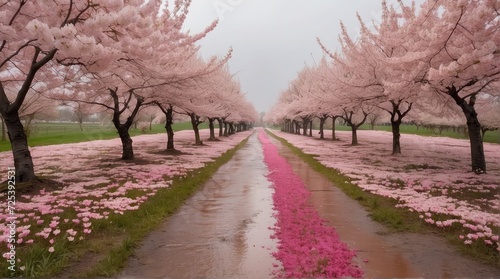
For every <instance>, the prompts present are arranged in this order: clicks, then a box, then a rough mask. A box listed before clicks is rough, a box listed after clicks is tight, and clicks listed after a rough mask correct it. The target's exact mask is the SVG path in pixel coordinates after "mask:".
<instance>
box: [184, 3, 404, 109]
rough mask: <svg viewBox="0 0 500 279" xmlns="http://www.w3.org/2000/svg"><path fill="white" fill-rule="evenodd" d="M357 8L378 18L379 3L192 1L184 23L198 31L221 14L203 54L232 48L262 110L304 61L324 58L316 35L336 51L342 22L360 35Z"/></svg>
mask: <svg viewBox="0 0 500 279" xmlns="http://www.w3.org/2000/svg"><path fill="white" fill-rule="evenodd" d="M394 2H396V1H388V3H394ZM404 2H405V3H406V2H409V1H408V0H406V1H404ZM356 12H359V14H360V15H361V17H362V18H363V19H364V21H365V22H366V23H367V24H370V25H371V24H372V23H371V22H372V21H373V20H375V21H376V22H378V21H379V20H380V15H381V1H379V0H349V1H345V0H193V2H192V5H191V8H190V12H189V17H188V19H187V21H186V23H185V26H186V29H189V30H191V32H192V33H196V32H199V31H200V30H202V29H203V28H205V27H206V26H208V25H209V24H210V23H211V22H212V21H213V20H215V19H217V18H219V24H218V26H217V27H216V29H215V30H214V31H212V32H211V33H209V34H208V35H207V37H205V38H204V39H203V40H201V41H200V44H201V46H202V47H201V53H202V56H203V57H207V58H208V57H210V56H212V55H217V56H223V55H224V54H226V53H227V50H228V49H229V47H232V48H233V50H234V52H233V57H232V58H231V60H230V61H229V67H230V70H231V72H232V73H237V75H236V78H237V79H238V80H239V81H240V83H241V88H242V91H243V93H245V94H246V96H247V99H248V100H250V101H251V102H252V103H253V104H254V106H255V108H256V109H257V111H259V112H261V111H267V110H268V109H269V108H270V107H271V106H272V105H273V104H274V103H275V102H276V101H277V98H278V96H279V95H280V93H281V91H283V90H285V89H286V88H287V87H288V83H289V82H290V81H292V80H293V79H294V78H295V77H296V75H297V73H298V72H299V71H300V70H301V69H302V68H303V67H304V65H306V64H307V65H313V64H314V63H315V62H318V61H320V60H321V57H322V50H321V48H320V46H319V44H318V43H317V42H316V38H317V37H319V38H320V39H321V41H322V42H323V43H324V44H325V45H326V46H327V47H328V48H329V49H330V50H332V51H333V50H336V49H337V48H338V47H339V44H338V35H339V34H340V25H339V23H340V21H341V20H342V21H343V22H344V24H345V25H346V26H347V28H348V31H349V33H350V34H351V35H353V36H356V35H357V34H358V33H359V23H358V21H357V18H356Z"/></svg>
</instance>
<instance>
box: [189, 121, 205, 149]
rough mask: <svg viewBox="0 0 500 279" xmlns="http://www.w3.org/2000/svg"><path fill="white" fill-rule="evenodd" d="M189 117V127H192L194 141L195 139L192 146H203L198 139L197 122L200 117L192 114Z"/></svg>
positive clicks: (198, 122)
mask: <svg viewBox="0 0 500 279" xmlns="http://www.w3.org/2000/svg"><path fill="white" fill-rule="evenodd" d="M189 117H190V118H191V125H192V126H193V131H194V139H195V142H194V144H195V145H203V142H202V141H201V138H200V130H199V129H198V125H199V124H200V121H199V119H200V117H199V116H197V115H196V114H194V113H190V114H189Z"/></svg>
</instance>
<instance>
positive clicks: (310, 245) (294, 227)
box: [259, 131, 363, 278]
mask: <svg viewBox="0 0 500 279" xmlns="http://www.w3.org/2000/svg"><path fill="white" fill-rule="evenodd" d="M259 140H260V141H261V143H262V146H263V149H264V161H265V163H266V164H267V166H268V168H269V172H270V173H269V175H268V179H269V180H270V181H271V182H272V183H273V185H274V189H275V192H274V194H273V202H274V208H275V211H276V213H275V217H276V220H277V222H276V225H275V227H274V228H273V229H274V231H275V233H274V235H273V237H276V238H277V239H278V247H277V248H278V251H277V252H275V253H273V255H274V257H276V258H277V259H278V260H280V261H281V263H282V266H283V269H282V270H279V271H275V272H274V275H275V276H277V277H279V278H304V277H324V278H338V277H344V276H352V277H362V276H363V272H362V271H361V270H360V269H359V268H358V267H357V266H356V265H353V263H352V259H353V257H355V252H353V251H351V250H350V249H349V248H348V247H347V245H346V244H345V243H343V242H341V241H340V239H339V237H338V235H337V233H336V231H335V229H334V228H333V227H329V226H327V225H325V224H324V223H325V221H324V220H322V219H321V218H320V217H319V214H318V212H317V211H316V209H315V208H314V207H313V206H312V205H310V204H309V203H308V199H309V196H310V192H309V191H308V190H307V189H306V187H305V185H304V184H303V183H302V181H301V180H300V178H299V177H298V176H297V175H296V174H295V173H294V172H293V170H292V167H291V165H290V164H289V163H288V162H287V161H286V159H285V158H283V157H281V156H280V155H279V153H278V148H277V147H276V146H275V145H274V144H272V143H271V142H270V141H269V139H268V138H267V136H266V135H265V132H264V131H260V132H259Z"/></svg>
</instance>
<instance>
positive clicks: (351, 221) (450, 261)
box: [272, 139, 500, 278]
mask: <svg viewBox="0 0 500 279" xmlns="http://www.w3.org/2000/svg"><path fill="white" fill-rule="evenodd" d="M272 142H273V143H274V144H275V145H277V146H278V148H279V151H280V155H281V156H283V157H285V158H286V159H287V161H288V162H289V163H290V164H291V165H292V167H293V170H294V172H295V173H296V174H298V175H299V176H300V177H301V179H302V181H303V182H304V184H305V185H307V186H308V188H309V190H310V191H311V202H312V203H313V204H314V206H315V207H316V209H317V210H318V212H319V214H320V216H321V217H322V218H323V219H325V220H327V221H328V224H330V225H332V226H334V227H335V229H336V230H337V233H338V234H339V237H340V239H341V240H342V241H344V242H346V243H347V244H348V245H349V247H351V248H352V249H356V250H358V252H357V254H358V257H357V261H358V265H359V266H360V267H361V268H362V269H363V271H364V272H365V278H417V277H418V278H500V270H499V269H495V268H493V267H490V266H487V265H484V264H482V263H478V262H477V261H475V260H472V259H469V258H466V257H464V256H461V255H460V254H459V252H458V251H457V250H456V249H455V248H454V247H452V246H451V245H449V244H447V243H446V240H445V239H443V238H442V237H439V236H436V235H432V234H417V233H393V234H391V233H389V232H388V230H387V228H385V227H384V226H383V225H381V224H379V223H377V222H375V221H373V220H371V219H370V217H369V216H368V213H367V211H366V210H365V209H364V208H363V207H362V206H360V205H359V204H358V203H357V202H356V201H354V200H352V199H350V198H349V197H347V196H346V195H345V194H344V193H343V192H342V191H341V190H340V189H338V188H336V187H334V186H333V185H332V184H331V182H330V181H328V180H327V179H326V178H325V177H323V176H322V175H321V174H319V173H317V172H316V171H314V170H313V169H312V168H311V167H309V165H307V163H305V162H304V161H302V160H301V159H300V158H299V157H298V156H296V155H295V154H293V152H292V151H291V150H290V149H289V148H287V147H286V146H283V145H282V144H281V143H280V142H279V141H277V140H275V139H272Z"/></svg>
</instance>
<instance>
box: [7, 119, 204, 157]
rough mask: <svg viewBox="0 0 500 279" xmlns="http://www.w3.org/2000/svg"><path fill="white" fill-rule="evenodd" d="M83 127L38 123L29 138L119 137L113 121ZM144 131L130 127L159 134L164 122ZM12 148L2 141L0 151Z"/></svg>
mask: <svg viewBox="0 0 500 279" xmlns="http://www.w3.org/2000/svg"><path fill="white" fill-rule="evenodd" d="M207 127H208V125H207V124H206V123H202V124H201V125H200V128H201V129H204V128H207ZM82 128H83V130H82V129H80V126H79V125H78V124H76V123H45V122H39V123H36V124H35V125H34V126H33V128H32V132H31V135H30V136H29V138H28V144H29V146H31V147H33V146H43V145H53V144H62V143H76V142H83V141H91V140H103V139H112V138H117V137H118V133H117V132H116V129H115V127H114V126H113V125H112V123H106V124H100V123H84V124H83V125H82ZM151 128H152V129H151V130H149V127H148V128H147V129H145V130H144V131H142V130H141V129H139V128H137V129H134V128H133V127H132V128H131V129H130V135H132V136H136V135H140V134H157V133H165V127H164V124H155V125H153V126H152V127H151ZM173 128H174V131H180V130H186V129H192V127H191V123H190V122H181V123H175V124H174V125H173ZM7 150H11V147H10V143H9V141H8V140H7V141H0V151H7Z"/></svg>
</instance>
